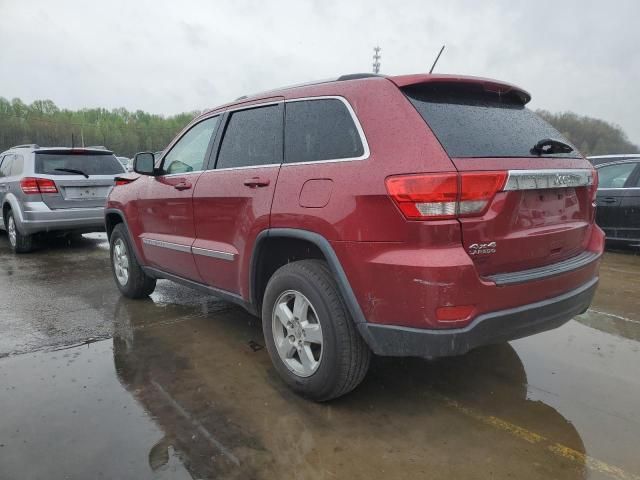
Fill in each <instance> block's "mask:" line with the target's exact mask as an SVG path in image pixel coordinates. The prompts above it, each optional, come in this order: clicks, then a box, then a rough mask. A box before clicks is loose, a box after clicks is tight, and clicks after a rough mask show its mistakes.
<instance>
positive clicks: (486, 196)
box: [386, 172, 507, 220]
mask: <svg viewBox="0 0 640 480" xmlns="http://www.w3.org/2000/svg"><path fill="white" fill-rule="evenodd" d="M506 179H507V172H463V173H433V174H431V173H428V174H418V175H399V176H393V177H389V178H387V180H386V185H387V191H388V192H389V195H390V196H391V198H392V199H393V201H394V202H395V203H396V205H398V208H400V210H401V211H402V213H403V214H404V216H405V217H406V218H408V219H411V220H442V219H447V218H458V217H468V216H477V215H482V214H483V213H484V212H485V211H486V210H487V208H488V207H489V205H490V204H491V201H492V200H493V197H494V196H495V194H496V193H497V192H499V191H500V190H502V187H504V184H505V181H506Z"/></svg>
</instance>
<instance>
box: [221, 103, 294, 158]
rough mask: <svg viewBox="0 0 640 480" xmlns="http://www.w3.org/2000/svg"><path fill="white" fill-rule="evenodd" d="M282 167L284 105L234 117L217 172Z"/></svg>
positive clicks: (226, 132) (244, 112)
mask: <svg viewBox="0 0 640 480" xmlns="http://www.w3.org/2000/svg"><path fill="white" fill-rule="evenodd" d="M280 163H282V105H281V104H278V105H269V106H266V107H258V108H251V109H248V110H239V111H237V112H233V113H231V118H229V122H228V124H227V128H226V131H225V134H224V138H223V139H222V144H221V145H220V153H219V154H218V162H217V164H216V168H237V167H247V166H258V165H272V164H280Z"/></svg>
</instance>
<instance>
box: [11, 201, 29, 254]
mask: <svg viewBox="0 0 640 480" xmlns="http://www.w3.org/2000/svg"><path fill="white" fill-rule="evenodd" d="M6 226H7V236H8V237H9V245H11V249H12V250H13V251H14V252H15V253H27V252H30V251H31V250H32V249H33V236H32V235H24V234H22V233H20V229H19V228H18V225H16V221H15V218H14V217H13V211H11V210H9V211H8V212H7V223H6Z"/></svg>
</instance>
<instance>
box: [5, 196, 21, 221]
mask: <svg viewBox="0 0 640 480" xmlns="http://www.w3.org/2000/svg"><path fill="white" fill-rule="evenodd" d="M9 210H11V211H12V212H13V213H14V215H13V219H14V220H15V222H16V226H17V227H18V228H22V210H21V209H20V203H19V202H18V199H17V198H16V196H15V195H14V194H13V193H7V194H6V195H5V197H4V199H3V202H2V228H4V229H6V228H7V224H6V221H7V212H8V211H9Z"/></svg>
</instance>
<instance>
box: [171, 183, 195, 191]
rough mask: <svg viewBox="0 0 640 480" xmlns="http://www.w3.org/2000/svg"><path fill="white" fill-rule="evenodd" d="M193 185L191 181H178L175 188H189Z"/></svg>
mask: <svg viewBox="0 0 640 480" xmlns="http://www.w3.org/2000/svg"><path fill="white" fill-rule="evenodd" d="M191 187H192V185H191V184H190V183H189V182H180V183H176V184H175V185H174V186H173V188H175V189H176V190H181V191H182V190H189V189H190V188H191Z"/></svg>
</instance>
